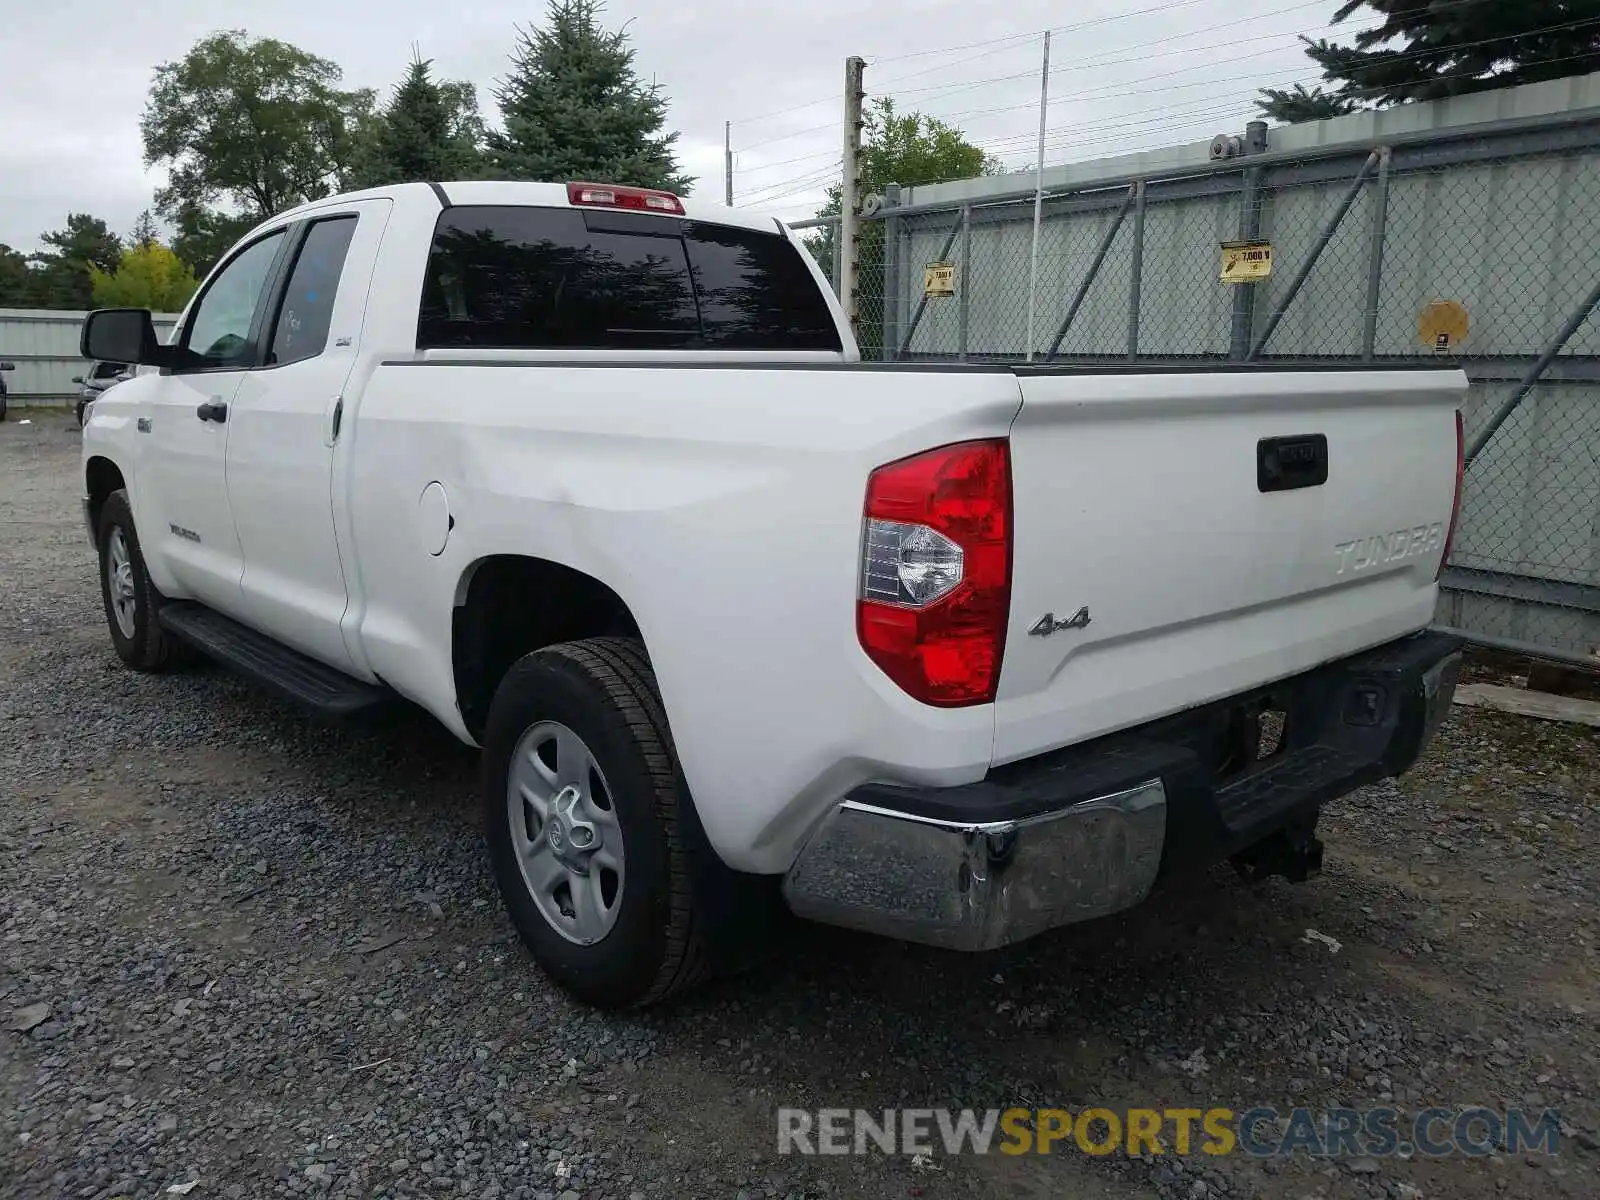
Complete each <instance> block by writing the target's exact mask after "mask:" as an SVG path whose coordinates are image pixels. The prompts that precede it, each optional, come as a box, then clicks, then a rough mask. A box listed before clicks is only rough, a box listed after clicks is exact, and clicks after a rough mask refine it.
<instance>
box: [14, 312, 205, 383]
mask: <svg viewBox="0 0 1600 1200" xmlns="http://www.w3.org/2000/svg"><path fill="white" fill-rule="evenodd" d="M88 315H89V314H88V313H81V312H57V311H54V310H51V309H42V308H0V359H4V360H6V361H8V362H13V363H15V364H16V365H17V369H16V370H15V371H7V372H6V375H5V384H6V393H7V400H8V401H9V402H10V403H12V404H18V405H23V404H30V403H32V404H60V403H65V402H67V401H71V400H76V399H77V397H78V385H77V384H75V383H73V382H72V377H73V376H74V375H82V374H83V373H84V372H85V371H86V370H88V367H89V364H88V363H87V362H86V361H84V360H83V359H82V358H80V357H79V356H78V335H79V333H80V332H81V331H82V329H83V318H84V317H86V316H88ZM177 321H178V314H176V313H157V314H156V315H155V325H156V331H157V333H159V334H161V335H162V336H163V337H164V336H165V335H166V334H167V332H168V331H169V330H171V328H172V327H173V326H174V325H176V324H177Z"/></svg>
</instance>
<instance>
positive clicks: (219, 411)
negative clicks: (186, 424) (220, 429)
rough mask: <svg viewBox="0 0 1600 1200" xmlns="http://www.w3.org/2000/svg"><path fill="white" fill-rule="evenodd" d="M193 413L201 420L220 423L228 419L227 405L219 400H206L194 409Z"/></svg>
mask: <svg viewBox="0 0 1600 1200" xmlns="http://www.w3.org/2000/svg"><path fill="white" fill-rule="evenodd" d="M194 415H195V416H197V417H199V418H200V419H201V420H202V421H215V422H216V423H217V424H218V425H220V424H222V422H224V421H226V420H227V419H228V406H227V405H226V404H224V403H223V402H222V401H221V400H207V401H206V402H205V403H204V404H202V405H200V407H199V408H197V409H195V410H194Z"/></svg>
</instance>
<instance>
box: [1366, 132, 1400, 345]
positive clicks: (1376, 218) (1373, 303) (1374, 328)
mask: <svg viewBox="0 0 1600 1200" xmlns="http://www.w3.org/2000/svg"><path fill="white" fill-rule="evenodd" d="M1378 156H1379V157H1378V178H1377V180H1376V182H1374V183H1373V185H1372V233H1371V235H1370V237H1369V239H1368V242H1367V300H1366V307H1365V308H1363V309H1362V312H1361V357H1362V358H1363V359H1364V360H1365V361H1367V362H1371V361H1372V356H1373V354H1374V353H1376V350H1377V344H1378V304H1379V302H1380V301H1381V299H1382V295H1383V239H1384V235H1385V233H1386V232H1387V229H1388V225H1389V162H1390V160H1391V159H1392V158H1393V157H1394V152H1393V151H1391V150H1390V149H1389V147H1387V146H1379V147H1378Z"/></svg>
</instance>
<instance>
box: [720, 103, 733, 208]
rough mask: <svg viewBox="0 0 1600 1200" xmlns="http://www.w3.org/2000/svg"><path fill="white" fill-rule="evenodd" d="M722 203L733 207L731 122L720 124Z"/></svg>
mask: <svg viewBox="0 0 1600 1200" xmlns="http://www.w3.org/2000/svg"><path fill="white" fill-rule="evenodd" d="M722 201H723V203H724V204H726V205H727V206H728V207H729V208H732V207H733V122H732V121H724V122H723V123H722Z"/></svg>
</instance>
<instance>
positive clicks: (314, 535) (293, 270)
mask: <svg viewBox="0 0 1600 1200" xmlns="http://www.w3.org/2000/svg"><path fill="white" fill-rule="evenodd" d="M390 208H391V202H390V201H388V200H383V199H378V200H364V201H359V202H355V203H351V204H348V205H340V206H338V207H337V208H332V209H329V210H327V211H326V212H325V213H322V212H319V213H318V214H317V215H316V216H315V217H314V218H312V219H309V220H307V221H305V222H304V223H302V224H301V225H299V226H297V227H296V229H295V231H294V234H293V241H292V245H291V249H290V256H289V259H288V266H287V268H286V269H285V270H284V271H283V272H282V273H281V274H280V282H279V284H278V286H277V287H276V288H275V289H274V292H273V295H272V298H271V303H270V308H269V316H268V319H267V322H266V341H265V345H266V354H265V356H264V359H263V363H262V366H261V369H260V370H258V371H255V372H253V373H252V374H251V375H249V376H248V377H247V378H246V379H245V381H244V383H243V386H242V387H241V388H240V389H239V393H238V397H237V399H236V401H235V403H234V406H233V412H232V415H231V417H230V424H231V426H232V429H231V432H230V434H229V439H228V498H229V502H230V504H231V505H232V508H233V519H234V525H235V526H236V528H237V529H238V536H239V545H240V550H241V554H242V556H243V559H244V570H243V580H242V597H241V605H242V611H243V615H244V619H245V620H246V621H247V622H248V623H250V624H252V625H254V626H255V627H256V628H258V629H260V630H262V631H263V632H265V633H268V634H271V635H272V636H273V637H275V638H276V639H278V640H279V641H281V642H284V643H285V644H287V645H290V646H293V647H294V648H295V649H297V650H300V651H301V652H303V653H305V654H309V655H310V656H311V657H313V658H316V659H319V660H320V661H322V662H324V663H327V664H328V665H330V666H333V667H338V668H341V669H344V670H351V669H352V667H353V662H354V660H353V658H352V656H351V654H350V651H349V649H348V648H347V647H346V645H345V640H344V635H343V633H342V632H341V629H340V622H341V620H342V619H343V617H344V612H345V605H346V603H347V600H348V592H347V588H346V584H345V574H344V567H343V564H342V563H341V561H340V555H339V542H338V538H337V537H336V536H335V532H334V517H333V492H332V487H333V447H334V445H335V443H336V441H337V440H338V438H339V437H341V436H342V435H343V433H344V412H343V406H344V389H345V384H346V381H347V380H348V379H349V377H350V372H351V369H352V368H353V367H354V365H355V363H356V359H357V356H358V354H359V353H360V350H361V331H362V326H363V324H364V323H365V318H366V310H367V291H368V284H369V283H370V281H371V279H372V268H373V264H374V262H375V260H376V258H377V254H378V246H379V243H380V242H381V240H382V238H383V230H384V226H385V225H386V223H387V221H388V218H389V211H390Z"/></svg>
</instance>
